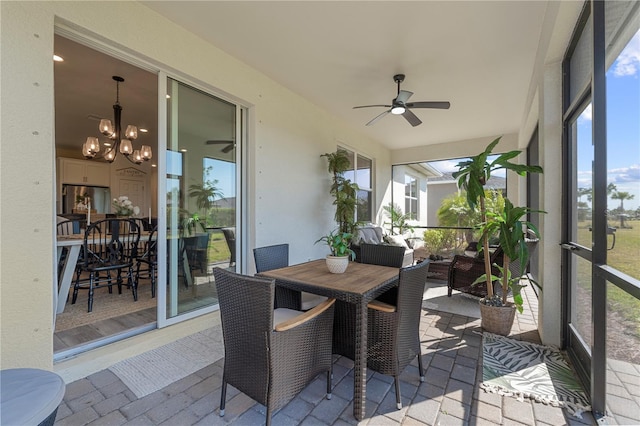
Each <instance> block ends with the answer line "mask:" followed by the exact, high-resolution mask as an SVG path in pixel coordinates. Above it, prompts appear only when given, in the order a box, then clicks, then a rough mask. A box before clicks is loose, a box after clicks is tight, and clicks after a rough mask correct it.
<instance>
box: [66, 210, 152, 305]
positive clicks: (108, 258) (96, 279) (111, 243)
mask: <svg viewBox="0 0 640 426" xmlns="http://www.w3.org/2000/svg"><path fill="white" fill-rule="evenodd" d="M106 230H110V233H109V231H106ZM139 242H140V228H139V227H138V225H137V224H136V222H135V221H134V220H131V219H103V220H98V221H96V222H93V223H92V224H91V225H89V226H88V227H87V230H86V231H85V233H84V241H83V245H82V250H83V256H84V257H83V259H82V261H81V262H80V261H79V262H78V268H77V271H76V282H75V284H74V286H73V297H72V299H71V303H72V304H75V303H76V300H77V298H78V290H80V289H84V290H89V298H88V312H91V311H92V310H93V292H94V290H95V289H96V288H100V287H104V286H108V287H109V293H111V292H112V285H113V284H114V280H115V284H116V285H117V286H118V293H120V294H121V293H122V285H123V279H122V274H123V273H124V274H125V275H126V279H127V283H126V286H127V287H129V288H131V291H132V293H133V300H134V301H137V300H138V289H137V286H136V281H135V279H134V276H133V263H134V260H135V258H136V256H137V253H138V243H139ZM83 272H88V273H89V280H88V282H86V281H84V280H81V274H82V273H83Z"/></svg>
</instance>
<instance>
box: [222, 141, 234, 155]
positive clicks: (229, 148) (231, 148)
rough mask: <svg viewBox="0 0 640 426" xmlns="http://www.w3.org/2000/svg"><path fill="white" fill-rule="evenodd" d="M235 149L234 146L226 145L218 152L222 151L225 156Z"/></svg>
mask: <svg viewBox="0 0 640 426" xmlns="http://www.w3.org/2000/svg"><path fill="white" fill-rule="evenodd" d="M235 147H236V144H234V143H230V144H229V145H227V146H225V147H224V148H222V149H221V150H220V151H222V152H224V153H225V154H227V153H228V152H229V151H231V150H233V148H235Z"/></svg>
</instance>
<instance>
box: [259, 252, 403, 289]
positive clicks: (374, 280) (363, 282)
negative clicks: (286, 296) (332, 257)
mask: <svg viewBox="0 0 640 426" xmlns="http://www.w3.org/2000/svg"><path fill="white" fill-rule="evenodd" d="M399 271H400V269H399V268H391V267H388V266H380V265H368V264H364V263H357V262H349V267H348V268H347V270H346V271H345V272H344V273H343V274H332V273H331V272H329V269H328V268H327V265H326V262H325V259H319V260H312V261H311V262H305V263H300V264H298V265H293V266H287V267H286V268H280V269H273V270H271V271H266V272H261V273H260V274H258V275H259V276H262V277H268V278H275V279H280V280H286V281H290V282H298V283H301V284H308V285H314V286H318V287H323V288H326V289H330V290H332V291H336V292H346V293H355V294H366V293H367V292H369V291H371V290H373V289H376V288H377V287H379V286H380V285H381V284H384V283H387V282H389V281H393V280H395V279H397V278H398V273H399Z"/></svg>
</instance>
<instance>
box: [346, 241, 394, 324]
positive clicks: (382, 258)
mask: <svg viewBox="0 0 640 426" xmlns="http://www.w3.org/2000/svg"><path fill="white" fill-rule="evenodd" d="M404 252H405V248H404V247H401V246H392V245H388V244H367V243H362V244H360V262H361V263H367V264H369V265H380V266H390V267H392V268H402V264H403V263H404ZM397 297H398V288H397V287H393V288H391V289H389V290H387V291H386V292H384V293H383V294H381V295H380V296H378V297H377V298H376V299H377V300H380V301H382V302H386V303H394V301H395V300H396V298H397ZM339 311H342V306H341V307H340V308H336V315H339Z"/></svg>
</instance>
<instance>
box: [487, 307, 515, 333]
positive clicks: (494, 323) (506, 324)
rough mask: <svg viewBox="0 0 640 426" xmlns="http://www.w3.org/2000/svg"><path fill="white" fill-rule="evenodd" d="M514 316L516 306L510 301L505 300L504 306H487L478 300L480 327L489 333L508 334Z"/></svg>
mask: <svg viewBox="0 0 640 426" xmlns="http://www.w3.org/2000/svg"><path fill="white" fill-rule="evenodd" d="M515 316H516V307H515V305H514V304H513V303H511V302H507V305H506V306H489V305H485V304H484V303H482V302H480V317H481V318H482V328H483V330H485V331H488V332H489V333H494V334H499V335H500V336H508V335H509V333H511V327H512V326H513V320H514V319H515Z"/></svg>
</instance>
